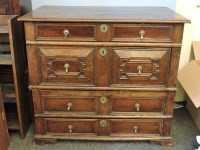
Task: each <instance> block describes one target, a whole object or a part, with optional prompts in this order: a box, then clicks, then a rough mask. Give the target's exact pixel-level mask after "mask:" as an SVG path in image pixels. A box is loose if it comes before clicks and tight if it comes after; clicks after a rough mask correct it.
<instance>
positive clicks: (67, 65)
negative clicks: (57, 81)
mask: <svg viewBox="0 0 200 150" xmlns="http://www.w3.org/2000/svg"><path fill="white" fill-rule="evenodd" d="M69 67H70V65H69V64H68V63H66V64H64V68H65V72H69Z"/></svg>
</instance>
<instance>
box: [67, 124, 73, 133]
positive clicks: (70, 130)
mask: <svg viewBox="0 0 200 150" xmlns="http://www.w3.org/2000/svg"><path fill="white" fill-rule="evenodd" d="M73 128H74V127H73V126H72V125H68V129H69V133H72V129H73Z"/></svg>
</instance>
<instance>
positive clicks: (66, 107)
mask: <svg viewBox="0 0 200 150" xmlns="http://www.w3.org/2000/svg"><path fill="white" fill-rule="evenodd" d="M42 102H43V110H44V111H49V112H51V111H52V112H59V111H61V112H69V113H72V112H73V113H75V112H76V113H84V112H93V113H94V112H95V98H92V97H78V96H76V95H74V96H68V97H56V96H55V97H54V96H52V97H44V98H42Z"/></svg>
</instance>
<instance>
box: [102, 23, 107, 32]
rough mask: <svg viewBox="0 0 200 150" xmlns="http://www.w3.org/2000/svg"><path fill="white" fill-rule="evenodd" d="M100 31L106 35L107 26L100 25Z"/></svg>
mask: <svg viewBox="0 0 200 150" xmlns="http://www.w3.org/2000/svg"><path fill="white" fill-rule="evenodd" d="M100 30H101V32H102V33H106V32H107V31H108V25H107V24H102V25H101V26H100Z"/></svg>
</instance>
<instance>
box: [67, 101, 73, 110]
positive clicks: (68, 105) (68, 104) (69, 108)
mask: <svg viewBox="0 0 200 150" xmlns="http://www.w3.org/2000/svg"><path fill="white" fill-rule="evenodd" d="M72 106H73V104H72V103H71V102H69V103H67V111H70V110H71V108H72Z"/></svg>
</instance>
